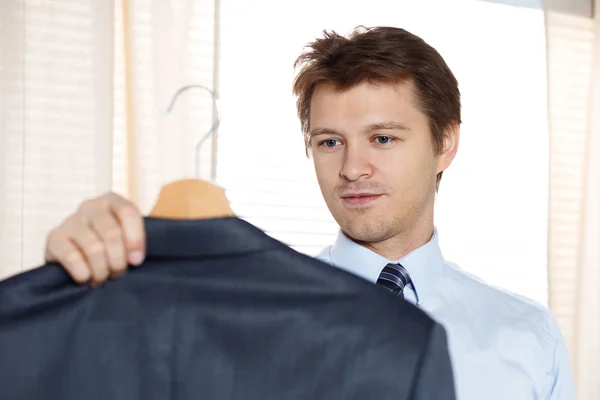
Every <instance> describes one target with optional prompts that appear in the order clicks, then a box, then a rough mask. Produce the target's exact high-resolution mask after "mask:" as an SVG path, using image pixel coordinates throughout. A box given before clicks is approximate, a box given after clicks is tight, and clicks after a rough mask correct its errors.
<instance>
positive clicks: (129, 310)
mask: <svg viewBox="0 0 600 400" xmlns="http://www.w3.org/2000/svg"><path fill="white" fill-rule="evenodd" d="M145 224H146V231H147V259H146V261H145V263H144V265H142V266H141V267H140V268H134V269H130V270H129V272H128V273H127V274H126V275H125V276H124V277H122V278H120V279H118V280H114V281H109V282H107V283H106V284H105V285H103V286H102V287H99V288H96V289H91V288H89V287H88V286H78V285H76V284H75V283H74V282H72V280H71V279H70V278H69V277H68V276H67V275H66V273H65V272H64V271H63V269H62V268H61V267H60V266H59V265H55V264H49V265H46V266H43V267H41V268H37V269H35V270H31V271H28V272H25V273H23V274H20V275H17V276H15V277H12V278H10V279H8V280H5V281H4V282H1V283H0V399H2V400H9V399H15V400H17V399H19V400H21V399H23V400H36V399H47V400H94V399H107V400H108V399H110V400H154V399H156V400H171V399H178V400H188V399H190V400H191V399H244V400H253V399H256V400H266V399H269V400H271V399H273V400H280V399H298V400H300V399H301V400H308V399H327V400H338V399H351V400H367V399H377V400H385V399H390V400H392V399H393V400H401V399H417V400H425V399H428V400H433V399H435V400H452V399H454V398H455V395H454V385H453V378H452V371H451V366H450V360H449V356H448V350H447V347H446V336H445V333H444V330H443V328H442V327H441V326H440V325H438V324H437V323H435V322H434V321H433V320H432V319H431V318H429V317H428V316H427V315H426V314H425V313H424V312H422V311H420V310H419V309H417V308H416V307H414V306H412V305H411V304H409V303H408V302H405V301H403V300H401V299H399V298H397V297H395V296H393V295H391V294H390V293H388V292H387V291H385V290H383V289H382V288H379V287H377V286H375V285H373V284H371V283H369V282H367V281H364V280H362V279H360V278H358V277H355V276H353V275H350V274H348V273H346V272H343V271H341V270H339V269H337V268H334V267H331V266H329V265H326V264H323V263H321V262H320V261H317V260H315V259H313V258H311V257H308V256H305V255H302V254H300V253H297V252H295V251H293V250H292V249H290V248H289V247H287V246H285V245H283V244H282V243H280V242H278V241H276V240H274V239H272V238H271V237H269V236H268V235H266V234H265V233H263V232H262V231H260V230H259V229H257V228H256V227H254V226H253V225H251V224H249V223H247V222H245V221H243V220H241V219H237V218H223V219H216V220H205V221H166V220H157V219H149V218H147V219H146V220H145Z"/></svg>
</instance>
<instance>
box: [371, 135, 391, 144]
mask: <svg viewBox="0 0 600 400" xmlns="http://www.w3.org/2000/svg"><path fill="white" fill-rule="evenodd" d="M392 140H393V138H391V137H389V136H377V137H376V138H375V141H376V142H377V143H379V144H388V143H391V142H392Z"/></svg>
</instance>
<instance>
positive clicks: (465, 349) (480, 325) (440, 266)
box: [317, 230, 577, 400]
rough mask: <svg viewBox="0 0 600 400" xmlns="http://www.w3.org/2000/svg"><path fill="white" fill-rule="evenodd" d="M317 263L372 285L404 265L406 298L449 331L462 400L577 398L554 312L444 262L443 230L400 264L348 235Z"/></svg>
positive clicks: (321, 256) (451, 355)
mask: <svg viewBox="0 0 600 400" xmlns="http://www.w3.org/2000/svg"><path fill="white" fill-rule="evenodd" d="M317 258H319V259H320V260H322V261H325V262H327V263H330V264H332V265H335V266H337V267H339V268H341V269H344V270H347V271H349V272H351V273H353V274H355V275H358V276H360V277H362V278H364V279H366V280H368V281H371V282H376V281H377V277H378V276H379V273H380V272H381V270H382V269H383V267H384V266H385V265H386V264H387V263H389V262H398V263H400V264H401V265H402V266H404V268H406V269H407V270H408V272H409V274H410V277H411V280H412V284H410V285H409V287H407V288H405V289H404V293H405V297H406V299H407V300H408V301H410V302H412V303H413V304H416V305H417V306H418V307H420V308H421V309H423V310H425V311H426V312H428V313H429V315H430V316H431V317H433V318H434V319H435V320H437V321H438V322H440V323H441V324H442V325H443V326H444V327H445V328H446V332H447V335H448V344H449V349H450V357H451V360H452V365H453V369H454V375H455V382H456V391H457V398H458V399H459V400H534V399H536V400H541V399H544V400H546V399H548V400H575V399H576V398H577V397H576V394H575V382H574V378H573V374H572V370H571V365H570V361H569V357H568V354H567V349H566V347H565V344H564V340H563V338H562V334H561V333H560V330H559V328H558V325H557V323H556V321H555V319H554V317H553V316H552V314H551V313H550V311H549V310H548V309H547V308H545V307H543V306H541V305H539V304H537V303H535V302H534V301H532V300H528V299H526V298H524V297H521V296H518V295H515V294H512V293H509V292H507V291H504V290H501V289H498V288H494V287H491V286H489V285H487V284H485V283H484V282H483V281H481V280H480V279H478V278H477V277H475V276H472V275H470V274H468V273H466V272H464V271H462V270H461V269H460V268H459V267H458V266H456V265H454V264H452V263H449V262H447V261H445V260H444V258H443V256H442V252H441V250H440V247H439V244H438V233H437V230H435V231H434V234H433V236H432V238H431V240H430V241H429V242H428V243H427V244H425V245H423V246H421V247H420V248H418V249H416V250H414V251H413V252H411V253H409V254H408V255H406V256H405V257H403V258H402V259H400V260H387V259H386V258H384V257H382V256H380V255H378V254H377V253H375V252H373V251H371V250H369V249H367V248H365V247H363V246H361V245H359V244H357V243H355V242H353V241H352V240H350V239H349V238H347V237H346V236H345V235H344V234H343V233H341V232H340V233H339V234H338V237H337V239H336V241H335V243H334V244H333V245H332V246H329V247H327V248H325V249H324V250H323V251H322V252H321V253H320V254H319V255H318V256H317ZM432 384H434V382H432Z"/></svg>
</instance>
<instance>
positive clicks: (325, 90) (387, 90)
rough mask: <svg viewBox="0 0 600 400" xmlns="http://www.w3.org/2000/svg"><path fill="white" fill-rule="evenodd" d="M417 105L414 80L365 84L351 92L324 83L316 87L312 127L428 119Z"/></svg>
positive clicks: (311, 110)
mask: <svg viewBox="0 0 600 400" xmlns="http://www.w3.org/2000/svg"><path fill="white" fill-rule="evenodd" d="M417 104H418V102H417V98H416V92H415V86H414V84H413V82H412V81H405V82H401V83H397V84H371V83H361V84H359V85H356V86H353V87H351V88H348V89H339V88H337V87H335V86H334V85H331V84H323V85H319V86H317V87H316V88H315V91H314V93H313V96H312V99H311V109H310V125H311V128H314V127H316V126H315V125H321V124H325V125H346V124H360V125H365V124H373V123H377V122H380V121H381V120H386V121H387V120H400V121H399V122H403V123H409V122H411V121H412V122H413V123H415V122H417V120H421V119H423V117H424V115H423V113H422V112H421V111H420V110H419V108H418V107H417ZM322 127H327V126H322Z"/></svg>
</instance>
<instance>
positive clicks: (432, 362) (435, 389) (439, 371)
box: [410, 323, 456, 400]
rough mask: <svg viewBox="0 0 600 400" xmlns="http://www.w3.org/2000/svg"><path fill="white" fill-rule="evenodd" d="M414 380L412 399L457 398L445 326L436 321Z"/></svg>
mask: <svg viewBox="0 0 600 400" xmlns="http://www.w3.org/2000/svg"><path fill="white" fill-rule="evenodd" d="M415 377H416V378H415V381H414V382H413V387H412V393H411V397H410V398H411V399H414V400H456V391H455V387H454V374H453V372H452V364H451V362H450V354H449V353H448V342H447V337H446V331H445V330H444V328H443V327H442V326H441V325H440V324H438V323H435V324H434V325H433V329H432V331H431V336H430V339H429V344H428V345H427V347H426V348H425V350H424V352H423V354H422V356H421V360H420V362H419V365H418V366H417V373H416V374H415Z"/></svg>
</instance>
